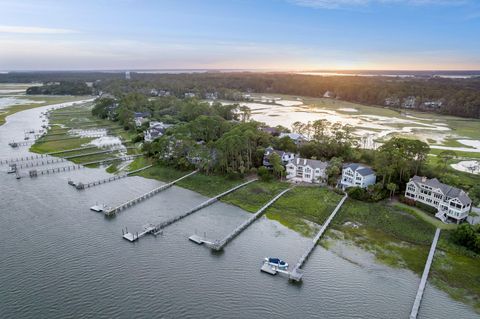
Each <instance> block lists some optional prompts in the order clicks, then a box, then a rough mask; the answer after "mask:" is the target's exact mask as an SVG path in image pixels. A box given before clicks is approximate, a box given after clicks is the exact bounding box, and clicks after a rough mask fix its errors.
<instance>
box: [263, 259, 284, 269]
mask: <svg viewBox="0 0 480 319" xmlns="http://www.w3.org/2000/svg"><path fill="white" fill-rule="evenodd" d="M265 263H267V264H269V265H270V266H274V267H278V268H279V269H287V268H288V263H287V262H285V261H283V260H281V259H280V258H275V257H266V258H265Z"/></svg>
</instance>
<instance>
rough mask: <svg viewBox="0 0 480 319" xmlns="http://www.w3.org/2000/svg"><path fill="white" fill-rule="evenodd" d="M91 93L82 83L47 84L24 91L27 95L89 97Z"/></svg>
mask: <svg viewBox="0 0 480 319" xmlns="http://www.w3.org/2000/svg"><path fill="white" fill-rule="evenodd" d="M92 92H93V90H92V88H90V87H89V86H88V85H87V84H86V83H85V82H82V81H61V82H59V83H47V84H44V85H42V86H32V87H29V88H28V89H27V91H26V93H27V95H39V94H40V95H90V94H92Z"/></svg>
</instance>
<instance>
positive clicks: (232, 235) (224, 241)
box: [207, 188, 292, 251]
mask: <svg viewBox="0 0 480 319" xmlns="http://www.w3.org/2000/svg"><path fill="white" fill-rule="evenodd" d="M291 189H292V188H287V189H285V190H283V191H281V192H280V193H279V194H277V195H276V196H275V197H274V198H272V199H271V200H270V201H269V202H268V203H266V204H265V205H264V206H263V207H262V208H260V209H259V210H258V211H257V212H256V213H255V214H253V215H252V216H251V217H249V218H248V219H247V220H246V221H245V222H243V223H242V224H241V225H240V226H238V227H237V228H235V229H234V230H233V232H231V233H230V234H229V235H227V237H225V238H224V239H222V240H216V241H215V242H213V243H211V244H207V246H209V247H210V248H211V249H212V250H216V251H219V250H222V249H223V248H224V247H225V246H226V245H227V244H228V243H229V242H230V241H231V240H232V239H234V238H235V237H236V236H238V234H240V233H241V232H242V231H243V230H245V229H246V228H247V227H248V226H250V224H252V223H253V222H254V221H255V220H256V219H257V218H258V217H260V216H261V215H262V214H263V213H264V212H265V211H266V210H267V208H268V207H270V206H271V205H272V204H273V203H275V202H276V201H277V200H278V199H279V198H280V197H282V196H283V194H285V193H286V192H288V191H289V190H291Z"/></svg>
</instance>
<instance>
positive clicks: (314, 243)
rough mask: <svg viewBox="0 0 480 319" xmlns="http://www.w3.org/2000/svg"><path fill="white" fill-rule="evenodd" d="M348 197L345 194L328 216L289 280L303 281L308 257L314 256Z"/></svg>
mask: <svg viewBox="0 0 480 319" xmlns="http://www.w3.org/2000/svg"><path fill="white" fill-rule="evenodd" d="M347 197H348V195H347V194H345V196H343V198H342V199H341V200H340V202H339V203H338V204H337V207H335V209H334V210H333V212H332V213H331V214H330V216H328V218H327V220H326V221H325V223H323V225H322V227H321V228H320V230H319V231H318V233H317V235H316V236H315V237H314V238H313V240H312V242H311V243H310V245H309V246H308V248H307V250H306V251H305V253H304V254H303V255H302V257H300V259H299V260H298V261H297V264H296V265H295V267H294V268H293V270H292V271H291V272H290V274H289V278H290V279H291V280H294V281H301V280H302V277H303V270H302V269H301V268H302V266H303V264H304V263H305V261H306V260H307V259H308V257H309V256H310V255H311V254H312V252H313V250H314V249H315V247H316V246H317V244H318V242H319V241H320V238H322V236H323V234H324V233H325V231H326V230H327V228H328V226H329V225H330V223H331V222H332V220H333V218H334V217H335V215H337V213H338V211H339V210H340V208H341V207H342V205H343V203H344V202H345V200H346V199H347Z"/></svg>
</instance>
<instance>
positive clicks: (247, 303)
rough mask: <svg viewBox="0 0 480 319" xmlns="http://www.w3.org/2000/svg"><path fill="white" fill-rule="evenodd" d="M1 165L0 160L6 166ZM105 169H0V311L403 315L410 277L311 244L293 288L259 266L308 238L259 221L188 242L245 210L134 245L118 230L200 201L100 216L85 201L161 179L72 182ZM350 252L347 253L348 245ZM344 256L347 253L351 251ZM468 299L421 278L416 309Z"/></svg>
mask: <svg viewBox="0 0 480 319" xmlns="http://www.w3.org/2000/svg"><path fill="white" fill-rule="evenodd" d="M41 109H44V108H40V109H34V110H29V111H26V112H21V113H18V114H16V115H14V116H12V117H11V118H9V123H7V124H6V125H5V126H2V127H0V157H1V158H6V157H13V156H17V155H21V154H25V153H26V149H25V148H19V149H15V150H13V149H11V148H9V147H8V146H7V145H6V144H7V141H9V140H11V139H18V137H19V136H22V134H23V130H24V128H26V127H28V128H32V129H35V128H38V127H39V126H40V123H37V122H38V115H39V114H40V111H41ZM3 168H4V167H0V169H3ZM107 175H108V174H107V173H106V172H105V171H104V170H102V169H84V170H80V171H72V172H68V173H61V174H55V175H50V176H40V177H38V178H36V179H29V178H23V179H21V180H16V179H15V178H14V177H13V176H11V175H7V174H5V173H3V172H0V194H1V196H2V197H1V201H0V212H1V213H0V225H1V226H2V229H1V232H0V255H1V256H2V258H0V269H2V271H1V272H0V282H1V285H0V293H1V296H2V297H1V298H0V318H20V317H22V318H65V317H75V318H79V317H81V318H102V317H103V318H111V317H118V318H152V317H159V318H179V317H181V318H265V317H275V318H379V319H380V318H382V319H383V318H406V317H407V316H408V314H409V312H410V308H411V305H412V303H413V300H414V298H415V294H416V289H417V286H418V282H419V278H418V277H417V276H416V275H414V274H412V273H411V272H409V271H405V270H395V269H391V268H388V267H385V266H381V265H378V264H376V263H375V262H373V260H371V258H370V257H369V256H368V254H365V253H364V252H362V251H360V250H357V249H352V248H351V247H350V248H349V247H348V246H345V247H343V249H344V251H347V252H349V253H347V254H350V255H352V254H353V255H354V256H357V257H356V258H357V260H361V261H362V262H359V263H354V262H351V261H349V260H348V259H346V258H342V257H340V256H339V254H338V253H335V252H333V251H329V250H325V249H324V248H322V247H320V246H319V247H318V248H317V249H316V251H315V252H314V253H313V255H312V256H311V258H310V259H309V260H308V262H307V263H306V266H305V272H306V273H305V277H304V283H303V284H302V285H293V284H290V283H289V282H288V281H287V279H286V278H282V277H281V276H276V277H271V276H269V275H266V274H263V273H260V271H259V269H260V263H261V261H262V260H263V258H264V257H266V256H279V257H281V258H282V259H284V260H287V261H288V262H290V263H291V264H293V263H294V262H295V261H296V259H297V258H299V257H300V255H301V254H302V252H303V250H304V249H305V248H306V247H307V245H308V243H309V240H310V239H308V238H304V237H302V236H300V235H299V234H297V233H295V232H293V231H291V230H289V229H287V228H285V227H283V226H282V225H280V224H279V223H277V222H275V221H271V220H268V219H266V218H261V219H260V220H258V221H256V222H255V223H253V224H252V225H251V226H250V227H249V228H247V229H246V230H245V231H244V232H243V233H242V234H240V236H238V237H237V238H236V239H234V240H233V241H232V242H231V243H230V244H229V245H228V246H227V247H226V249H225V251H224V252H223V253H221V254H213V253H211V252H210V251H209V250H208V249H206V248H205V247H202V246H197V245H195V244H193V243H191V242H189V241H188V240H187V237H188V236H190V235H192V234H194V233H197V234H199V235H203V234H204V233H206V235H207V237H209V238H222V237H223V236H225V235H226V234H227V233H228V232H229V231H231V230H233V229H234V228H235V226H237V225H238V224H239V223H241V222H242V221H244V220H245V219H246V218H247V217H248V216H249V214H248V213H246V212H244V211H242V210H241V209H239V208H237V207H234V206H230V205H226V204H223V203H216V204H214V205H212V206H210V207H208V208H207V209H204V210H201V211H199V212H198V213H196V214H194V215H192V216H190V217H188V218H186V219H184V220H182V221H180V222H178V223H176V224H174V225H172V226H171V227H169V228H167V229H165V231H164V233H163V235H162V236H158V237H153V236H147V237H145V238H143V239H141V240H140V241H138V242H136V243H134V244H132V243H129V242H127V241H125V240H124V239H122V236H121V229H122V228H123V227H125V226H127V227H128V228H129V229H132V230H136V229H140V228H141V227H142V226H143V225H144V224H146V223H148V222H159V221H163V220H165V219H167V218H168V217H170V216H175V215H178V214H180V213H181V212H183V211H185V210H187V209H189V208H191V207H193V206H195V205H197V204H199V203H201V202H203V201H204V200H205V199H206V198H205V197H203V196H201V195H199V194H197V193H194V192H191V191H188V190H185V189H182V188H178V187H172V188H170V189H168V190H166V191H164V192H163V193H160V194H158V195H156V196H154V197H152V198H150V199H148V200H146V201H144V202H142V203H140V204H138V205H136V206H134V207H132V208H130V209H127V210H125V211H123V212H121V213H120V214H119V215H118V216H117V217H116V218H112V219H107V218H105V217H104V216H103V215H102V214H98V213H94V212H91V211H90V210H89V209H88V208H89V207H90V206H91V205H93V204H94V203H95V202H99V203H107V204H111V205H114V204H118V203H121V202H123V201H124V200H125V199H128V198H133V197H135V196H136V195H138V194H141V193H142V192H146V191H148V190H151V189H153V188H154V187H157V186H159V185H160V184H161V183H160V182H157V181H154V180H147V179H144V178H141V177H129V178H125V179H120V180H118V181H116V182H112V183H108V184H104V185H101V186H98V187H94V188H92V189H87V190H84V191H77V190H75V189H74V188H73V187H70V186H68V185H67V180H68V179H69V178H71V179H73V180H83V181H88V180H95V179H98V178H101V177H104V176H107ZM350 251H351V252H350ZM349 259H351V258H349ZM473 317H475V314H474V313H473V312H472V311H471V310H470V309H469V308H468V307H467V306H465V305H463V304H460V303H458V302H455V301H452V300H451V299H449V298H448V297H447V296H446V295H445V294H444V293H443V292H440V291H438V290H436V289H434V288H432V287H431V286H427V291H426V294H425V300H424V304H423V305H422V308H421V318H473Z"/></svg>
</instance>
